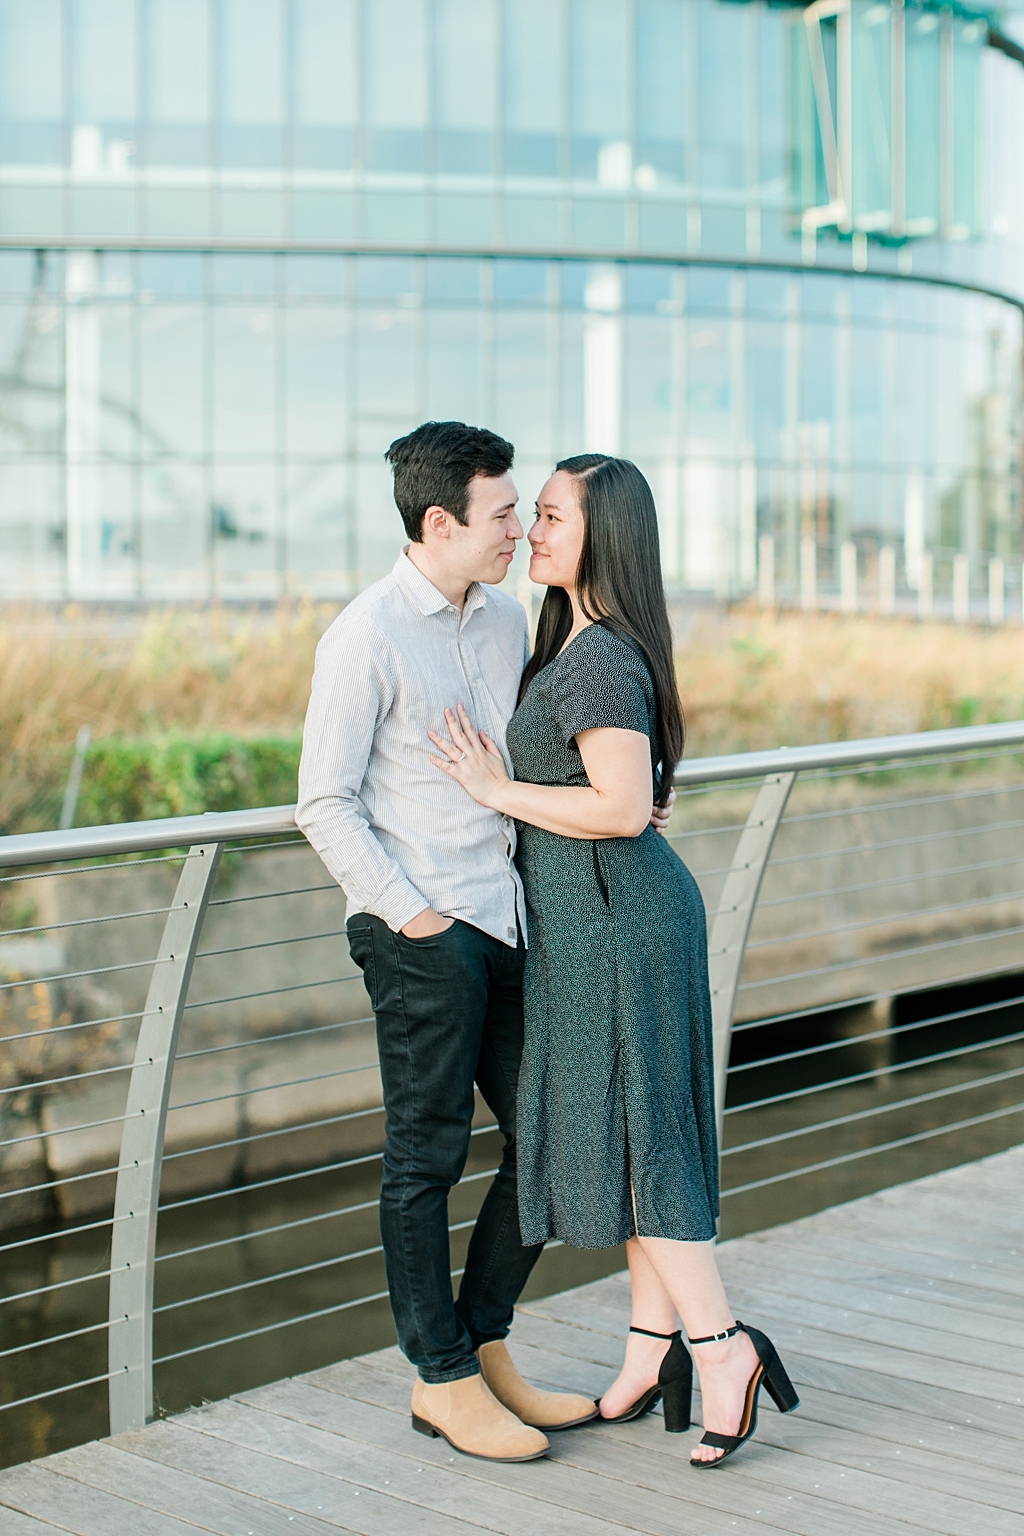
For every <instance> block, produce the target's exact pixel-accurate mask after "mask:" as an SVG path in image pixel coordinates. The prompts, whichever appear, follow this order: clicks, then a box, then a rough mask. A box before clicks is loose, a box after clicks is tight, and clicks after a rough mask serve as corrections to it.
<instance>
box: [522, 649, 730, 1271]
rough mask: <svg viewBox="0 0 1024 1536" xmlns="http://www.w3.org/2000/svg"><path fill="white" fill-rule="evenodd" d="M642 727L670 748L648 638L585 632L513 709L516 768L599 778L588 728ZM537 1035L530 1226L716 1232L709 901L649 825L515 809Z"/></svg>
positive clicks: (525, 1194) (528, 1166)
mask: <svg viewBox="0 0 1024 1536" xmlns="http://www.w3.org/2000/svg"><path fill="white" fill-rule="evenodd" d="M601 726H613V727H618V728H619V729H623V730H629V731H642V732H643V733H644V734H646V735H647V736H648V738H649V740H650V742H651V758H652V765H656V764H657V761H658V757H659V749H658V745H657V730H656V712H655V701H654V688H653V684H652V681H651V676H650V673H649V671H648V669H647V665H646V663H645V661H644V659H643V657H642V655H641V653H640V651H639V650H638V649H637V648H636V647H635V646H633V645H631V644H630V643H629V642H627V641H625V640H622V639H620V638H619V636H617V635H616V634H615V633H613V632H612V631H611V630H610V629H607V628H605V627H604V626H603V625H600V624H593V625H591V626H590V627H589V628H587V629H585V630H583V631H582V632H581V633H580V634H579V635H578V636H577V637H576V638H575V639H574V640H573V641H571V642H570V644H569V645H568V646H567V647H566V648H565V650H564V651H562V652H561V653H560V654H559V655H558V656H557V657H556V658H555V660H554V661H552V662H551V663H550V664H549V665H548V666H547V667H545V668H544V669H543V671H541V672H539V673H538V674H537V676H536V677H535V678H534V679H533V681H532V682H531V684H530V687H529V689H528V691H527V693H526V695H525V697H524V698H523V701H522V703H521V704H520V706H519V708H518V709H517V710H516V712H515V714H514V716H513V717H512V720H511V721H510V723H509V727H508V733H507V738H506V739H507V743H508V749H509V754H510V756H511V759H512V763H513V766H514V769H515V774H516V777H517V778H519V779H522V780H524V781H527V782H530V783H534V784H559V785H576V786H579V785H587V784H588V782H589V781H588V779H587V775H586V771H585V770H584V767H583V761H582V758H581V757H580V753H579V749H578V748H577V746H576V742H575V737H576V734H577V732H579V731H586V730H590V729H593V728H595V727H601ZM518 833H519V844H518V852H517V854H516V863H517V865H518V868H519V871H520V873H521V875H522V878H523V884H524V886H525V889H526V899H527V916H528V922H529V948H528V950H527V956H526V973H525V982H524V1002H525V1014H526V1042H525V1049H524V1054H523V1066H522V1071H521V1073H520V1078H519V1110H518V1132H517V1141H518V1166H519V1210H520V1220H521V1224H522V1238H523V1242H524V1243H527V1244H530V1243H539V1242H544V1241H546V1240H548V1239H550V1238H561V1239H562V1241H564V1242H566V1243H569V1244H571V1245H572V1246H573V1247H575V1248H608V1247H611V1246H613V1245H614V1244H616V1243H621V1242H623V1241H624V1240H625V1239H626V1238H627V1237H631V1236H633V1235H634V1234H637V1233H639V1235H641V1236H644V1237H667V1238H677V1239H680V1240H683V1241H690V1242H694V1241H705V1240H708V1239H710V1238H713V1237H714V1235H715V1218H716V1216H717V1214H718V1154H717V1144H716V1133H715V1106H714V1090H713V1083H712V1060H713V1058H712V1042H711V999H710V994H709V991H708V975H707V938H706V930H705V917H704V903H703V901H702V899H701V895H700V892H699V891H698V889H697V884H696V882H695V880H694V879H693V876H692V875H691V874H690V872H689V870H688V869H687V868H686V866H685V865H684V864H683V863H682V861H681V860H680V859H679V858H678V857H677V855H676V854H675V853H674V852H673V851H672V846H671V844H670V843H668V842H667V841H666V840H665V839H664V838H663V837H660V836H659V835H658V833H657V832H655V830H654V828H653V827H650V826H649V827H647V829H646V830H645V831H644V832H643V833H642V834H641V835H640V836H639V837H615V838H606V839H600V840H595V841H593V842H591V841H589V840H586V839H582V838H572V837H560V836H558V835H557V834H555V833H552V832H545V831H543V830H541V829H540V828H538V827H531V826H528V825H526V824H523V823H520V825H519V828H518Z"/></svg>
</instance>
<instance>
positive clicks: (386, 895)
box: [296, 422, 597, 1461]
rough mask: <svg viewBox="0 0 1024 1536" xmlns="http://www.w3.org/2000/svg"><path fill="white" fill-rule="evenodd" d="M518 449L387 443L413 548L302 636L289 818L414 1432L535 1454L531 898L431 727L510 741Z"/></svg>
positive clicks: (515, 673) (450, 440)
mask: <svg viewBox="0 0 1024 1536" xmlns="http://www.w3.org/2000/svg"><path fill="white" fill-rule="evenodd" d="M513 452H514V450H513V448H512V445H511V444H510V443H507V442H505V441H504V439H502V438H500V437H498V436H496V435H495V434H494V433H493V432H488V431H486V430H483V429H481V428H476V427H468V426H465V425H464V424H463V423H461V422H427V423H426V424H425V425H423V426H421V427H418V428H417V429H416V430H415V431H414V432H411V433H410V434H409V436H408V437H404V438H399V439H398V440H397V441H396V442H394V443H392V445H391V447H390V448H389V449H388V452H387V458H388V460H389V461H390V463H391V466H392V468H393V471H394V480H395V501H396V502H397V504H398V508H399V511H400V512H401V515H402V521H403V523H404V524H405V529H406V533H407V534H408V536H409V543H408V544H407V545H406V546H405V548H404V549H403V551H402V553H401V554H400V555H399V557H398V560H397V561H396V563H395V566H394V569H393V570H392V572H391V574H390V575H389V576H386V577H384V579H383V580H382V581H378V582H376V583H375V584H374V585H373V586H372V587H370V588H368V589H367V591H365V592H363V593H361V594H360V595H359V596H358V597H357V598H355V599H354V600H353V601H352V602H351V603H349V605H348V606H347V607H346V608H345V609H344V610H343V611H342V612H341V613H340V614H339V616H338V618H337V619H335V621H334V623H333V624H332V625H331V627H330V628H329V629H328V630H327V632H326V634H325V635H324V636H323V638H322V640H321V641H320V644H319V646H318V647H317V654H316V668H315V672H314V675H313V688H312V696H311V698H310V704H309V710H308V713H307V715H306V725H305V732H304V737H303V748H302V762H301V766H300V768H299V803H298V809H297V811H296V821H297V822H298V824H299V826H300V827H301V828H302V830H303V832H305V834H306V836H307V837H308V839H309V841H310V842H311V843H312V845H313V847H314V848H315V849H316V851H317V853H318V854H319V855H320V857H321V858H322V859H323V861H324V863H325V865H326V866H327V868H328V870H329V871H330V873H331V874H332V875H333V877H334V878H335V879H336V880H337V881H338V882H339V884H340V885H342V886H343V887H344V889H345V893H346V895H347V897H348V922H347V927H348V936H349V946H350V948H351V951H352V956H353V959H354V960H355V962H356V964H357V965H358V966H359V967H360V968H361V969H362V971H363V975H364V978H365V981H366V986H367V990H368V991H369V994H370V1000H371V1003H372V1005H373V1009H374V1013H375V1015H376V1020H377V1041H378V1047H379V1053H380V1071H381V1081H382V1084H383V1090H384V1108H385V1112H386V1130H385V1146H384V1168H383V1177H382V1182H381V1201H380V1221H381V1235H382V1239H383V1245H384V1259H385V1265H386V1269H387V1277H388V1289H389V1291H390V1294H391V1305H392V1310H393V1312H394V1316H395V1324H396V1327H397V1330H398V1339H399V1343H400V1345H401V1347H402V1350H403V1352H404V1353H405V1354H406V1355H407V1356H408V1358H409V1359H410V1360H411V1361H412V1362H413V1364H414V1365H415V1366H416V1367H417V1369H418V1372H419V1379H418V1380H417V1382H416V1384H415V1387H414V1388H413V1395H412V1415H413V1420H412V1421H413V1426H414V1427H415V1428H416V1429H418V1430H421V1431H422V1432H423V1433H424V1434H428V1435H436V1434H440V1435H443V1436H444V1438H445V1439H446V1440H447V1441H448V1442H449V1443H450V1444H451V1445H453V1446H455V1447H456V1448H457V1449H458V1450H460V1451H465V1452H467V1453H468V1454H470V1455H474V1456H481V1457H485V1458H488V1459H492V1460H497V1461H528V1460H531V1459H533V1458H534V1457H536V1456H543V1455H544V1454H545V1452H546V1451H547V1450H548V1441H547V1439H546V1437H545V1435H544V1434H543V1432H542V1431H543V1430H545V1429H548V1430H553V1429H564V1428H567V1427H568V1426H569V1425H571V1424H580V1423H583V1422H585V1421H586V1420H588V1419H591V1418H593V1417H594V1416H595V1415H596V1413H597V1409H596V1405H595V1404H594V1403H593V1402H592V1401H591V1400H590V1399H588V1398H585V1397H578V1396H575V1395H565V1394H560V1393H550V1392H540V1391H538V1390H537V1389H536V1388H534V1387H532V1386H529V1385H528V1384H527V1383H526V1382H525V1381H524V1380H523V1379H522V1377H521V1376H520V1375H519V1373H518V1371H517V1370H516V1369H515V1366H514V1365H513V1364H512V1360H511V1358H510V1356H509V1354H508V1351H507V1349H506V1347H505V1343H504V1340H505V1339H506V1337H507V1336H508V1332H509V1328H510V1326H511V1322H512V1310H513V1306H514V1304H515V1302H516V1300H517V1298H518V1296H519V1294H520V1292H521V1291H522V1289H523V1286H524V1285H525V1283H526V1280H527V1278H528V1277H529V1274H530V1271H531V1270H532V1268H533V1266H534V1264H535V1263H536V1261H537V1259H538V1257H539V1255H540V1252H541V1245H538V1246H535V1247H531V1248H524V1247H523V1244H522V1242H521V1239H520V1232H519V1215H518V1208H517V1203H516V1150H515V1103H516V1085H517V1080H518V1074H519V1064H520V1059H521V1056H522V1043H523V1012H522V969H523V958H524V941H525V939H526V938H527V935H526V923H525V913H524V899H523V891H522V886H521V884H520V881H519V876H518V874H517V873H516V869H515V865H514V863H513V855H514V853H515V826H514V823H513V822H512V821H510V820H509V819H508V818H507V817H502V816H499V815H498V814H497V812H495V811H491V810H488V809H486V808H485V807H483V806H479V805H477V804H476V802H475V801H472V800H470V798H469V797H468V796H467V795H466V794H465V793H464V792H463V790H462V789H461V787H460V786H459V785H458V784H457V783H456V782H454V781H453V780H452V779H450V778H449V777H448V776H447V775H446V774H444V773H441V772H439V771H438V769H436V768H435V767H434V766H433V765H432V763H431V761H430V754H431V752H432V751H433V750H434V748H433V745H432V743H431V742H430V740H429V738H428V736H427V732H428V730H431V729H434V730H439V729H440V730H443V729H444V709H445V706H446V705H453V704H456V703H460V702H461V703H464V704H465V705H466V707H467V709H468V710H469V713H470V715H471V716H472V718H473V722H474V724H475V725H477V726H480V727H482V728H483V729H484V730H485V731H486V732H487V733H488V735H489V736H491V737H492V738H493V739H494V741H495V742H497V743H498V744H499V745H501V746H502V747H503V746H504V740H505V727H506V725H507V724H508V721H509V718H510V717H511V715H512V712H513V710H514V709H515V706H516V697H517V691H518V687H519V679H520V675H521V673H522V669H523V666H524V663H525V661H526V658H527V655H528V652H529V636H528V633H527V625H526V616H525V613H524V610H523V607H522V604H521V603H519V602H518V601H517V600H516V599H515V598H513V597H509V596H507V595H506V594H505V593H503V592H499V591H498V590H497V585H498V583H499V582H501V581H502V579H503V578H504V576H505V573H506V571H507V570H508V567H509V565H510V564H511V561H512V557H513V555H514V553H515V547H516V543H517V541H518V540H519V539H521V538H522V536H523V530H522V526H521V525H520V522H519V519H518V517H517V516H516V501H517V499H518V498H517V492H516V488H515V485H514V483H513V480H512V475H511V468H512V460H513ZM474 1081H475V1082H476V1084H477V1085H478V1086H479V1089H480V1092H481V1094H482V1095H483V1097H484V1099H485V1101H486V1102H487V1104H488V1105H489V1107H490V1108H491V1110H492V1111H493V1113H494V1115H495V1118H496V1120H497V1122H498V1126H499V1128H500V1130H501V1132H502V1134H503V1136H504V1151H503V1154H502V1159H501V1166H500V1168H499V1169H498V1172H497V1174H496V1176H495V1178H494V1182H493V1183H492V1184H491V1187H490V1189H489V1190H488V1192H487V1195H486V1197H485V1199H484V1203H483V1207H482V1209H481V1211H480V1215H479V1218H478V1219H477V1222H476V1225H475V1227H474V1230H473V1234H472V1237H471V1239H470V1243H469V1252H468V1254H467V1258H466V1267H465V1271H464V1273H463V1276H462V1282H461V1285H460V1287H459V1295H458V1300H457V1301H456V1302H454V1303H453V1300H452V1286H451V1276H450V1271H451V1259H450V1256H449V1243H448V1193H449V1190H450V1189H451V1188H452V1187H453V1185H455V1184H457V1183H458V1181H459V1179H460V1178H461V1176H462V1171H463V1168H464V1166H465V1162H466V1156H467V1153H468V1150H469V1135H470V1128H471V1122H472V1117H473V1108H474V1093H473V1085H474Z"/></svg>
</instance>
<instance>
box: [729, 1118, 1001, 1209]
mask: <svg viewBox="0 0 1024 1536" xmlns="http://www.w3.org/2000/svg"><path fill="white" fill-rule="evenodd" d="M1022 1110H1024V1103H1021V1104H1008V1105H1007V1106H1006V1107H1005V1108H1004V1109H992V1110H989V1112H988V1114H985V1115H973V1116H972V1117H971V1118H970V1119H969V1120H957V1121H955V1122H954V1123H953V1124H952V1125H937V1126H933V1127H932V1128H931V1129H930V1130H927V1131H915V1133H914V1134H913V1135H912V1136H900V1137H899V1138H898V1140H896V1141H884V1142H882V1143H881V1144H880V1145H879V1146H877V1147H862V1148H860V1149H859V1150H858V1151H856V1152H844V1153H843V1154H842V1156H840V1157H828V1158H826V1159H825V1160H824V1161H823V1162H820V1163H808V1164H807V1166H806V1167H804V1168H793V1169H791V1170H790V1172H789V1173H773V1174H771V1175H770V1176H769V1177H768V1178H765V1179H754V1180H753V1181H752V1182H751V1183H749V1184H734V1185H733V1186H732V1187H731V1188H730V1189H723V1190H722V1199H723V1200H724V1199H725V1198H726V1196H727V1195H745V1194H746V1193H747V1192H748V1190H751V1189H764V1188H765V1186H766V1185H768V1184H784V1183H785V1182H786V1180H787V1179H798V1178H800V1177H801V1175H803V1174H805V1173H820V1172H821V1171H822V1170H823V1169H825V1168H838V1167H839V1165H840V1164H841V1163H855V1162H856V1161H857V1160H858V1159H859V1158H862V1157H874V1156H875V1154H876V1153H878V1152H894V1151H895V1150H896V1148H897V1147H909V1146H910V1145H911V1144H912V1143H913V1142H915V1141H928V1140H929V1139H930V1138H932V1137H934V1136H946V1135H952V1133H953V1132H954V1131H966V1130H969V1129H970V1128H971V1127H972V1126H975V1125H985V1124H987V1123H988V1121H990V1120H1001V1119H1002V1118H1003V1117H1004V1116H1006V1115H1016V1114H1020V1112H1021V1111H1022Z"/></svg>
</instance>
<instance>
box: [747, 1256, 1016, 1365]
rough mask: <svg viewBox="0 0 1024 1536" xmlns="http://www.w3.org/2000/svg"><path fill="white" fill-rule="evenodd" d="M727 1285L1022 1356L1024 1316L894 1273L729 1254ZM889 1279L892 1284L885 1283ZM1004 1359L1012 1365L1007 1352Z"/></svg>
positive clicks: (798, 1303)
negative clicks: (916, 1290)
mask: <svg viewBox="0 0 1024 1536" xmlns="http://www.w3.org/2000/svg"><path fill="white" fill-rule="evenodd" d="M722 1270H723V1275H724V1278H725V1282H726V1289H727V1290H730V1289H731V1287H733V1286H737V1285H742V1286H743V1287H744V1289H746V1290H748V1291H755V1292H756V1291H757V1290H758V1288H759V1287H760V1286H762V1285H763V1286H764V1287H765V1289H766V1290H768V1289H770V1290H772V1291H774V1292H781V1293H783V1294H784V1295H787V1296H791V1297H792V1298H793V1305H794V1310H797V1311H798V1310H799V1305H800V1299H801V1298H806V1299H807V1300H809V1301H823V1302H828V1303H830V1304H831V1305H833V1306H837V1307H840V1308H841V1309H842V1310H843V1312H850V1313H852V1314H854V1315H857V1316H859V1315H861V1314H864V1315H868V1316H872V1317H879V1318H885V1319H887V1320H888V1321H890V1322H893V1323H901V1324H902V1323H905V1324H908V1325H909V1326H911V1327H921V1328H928V1329H934V1330H935V1331H936V1332H937V1333H939V1334H948V1333H955V1334H956V1336H957V1337H958V1338H962V1339H964V1340H965V1341H966V1340H973V1341H975V1342H977V1343H978V1344H979V1345H981V1346H983V1347H984V1348H985V1349H986V1350H990V1349H992V1348H993V1347H995V1348H997V1349H1004V1348H1005V1349H1006V1350H1008V1351H1010V1353H1011V1354H1012V1352H1013V1351H1017V1352H1018V1353H1020V1354H1022V1355H1024V1319H1022V1320H1021V1321H1019V1322H1018V1321H1017V1320H1016V1319H1015V1318H1008V1317H998V1316H996V1317H993V1316H991V1315H989V1314H987V1313H976V1312H975V1311H974V1310H973V1308H971V1307H970V1306H969V1305H968V1306H966V1307H965V1306H964V1304H963V1303H962V1302H961V1303H959V1304H953V1305H950V1304H948V1303H943V1302H942V1301H939V1300H936V1298H935V1294H934V1290H932V1291H929V1290H928V1289H927V1288H926V1289H925V1291H924V1294H923V1295H915V1296H910V1295H908V1294H907V1293H906V1292H905V1291H904V1288H903V1287H902V1286H900V1287H898V1288H897V1287H896V1286H895V1285H894V1284H893V1281H892V1277H891V1276H888V1277H886V1276H880V1277H878V1278H877V1279H874V1278H873V1279H872V1281H871V1282H868V1283H865V1282H864V1281H862V1280H860V1279H859V1278H858V1279H853V1280H851V1279H848V1278H845V1277H844V1276H843V1275H842V1273H840V1272H839V1271H840V1266H839V1265H838V1264H837V1265H836V1269H835V1270H834V1271H833V1273H832V1274H831V1275H830V1274H828V1273H827V1272H826V1271H825V1269H824V1267H822V1268H821V1269H818V1270H817V1271H816V1272H815V1271H814V1270H812V1269H811V1266H810V1265H809V1264H808V1265H806V1266H804V1265H801V1264H799V1263H796V1264H794V1263H793V1262H790V1263H789V1264H785V1263H783V1262H781V1260H780V1259H778V1258H776V1257H775V1256H774V1255H773V1256H772V1257H771V1258H770V1259H768V1261H767V1262H765V1260H763V1259H762V1260H761V1261H760V1262H758V1263H753V1262H751V1261H749V1260H747V1259H746V1255H739V1254H730V1256H729V1262H728V1264H723V1266H722ZM886 1280H888V1283H886ZM1006 1364H1007V1365H1008V1366H1009V1365H1010V1359H1009V1356H1007V1357H1006Z"/></svg>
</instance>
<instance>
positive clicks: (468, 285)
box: [424, 256, 481, 304]
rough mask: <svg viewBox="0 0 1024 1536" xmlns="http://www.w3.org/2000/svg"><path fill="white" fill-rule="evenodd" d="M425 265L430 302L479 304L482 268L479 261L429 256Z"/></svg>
mask: <svg viewBox="0 0 1024 1536" xmlns="http://www.w3.org/2000/svg"><path fill="white" fill-rule="evenodd" d="M424 265H425V267H426V292H427V299H428V300H447V301H448V302H449V303H451V302H452V301H453V300H454V301H455V302H457V303H466V304H477V303H479V301H480V275H481V267H480V263H479V262H478V261H467V260H460V259H459V258H458V257H454V258H452V257H448V256H428V257H427V260H426V262H425V263H424Z"/></svg>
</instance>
